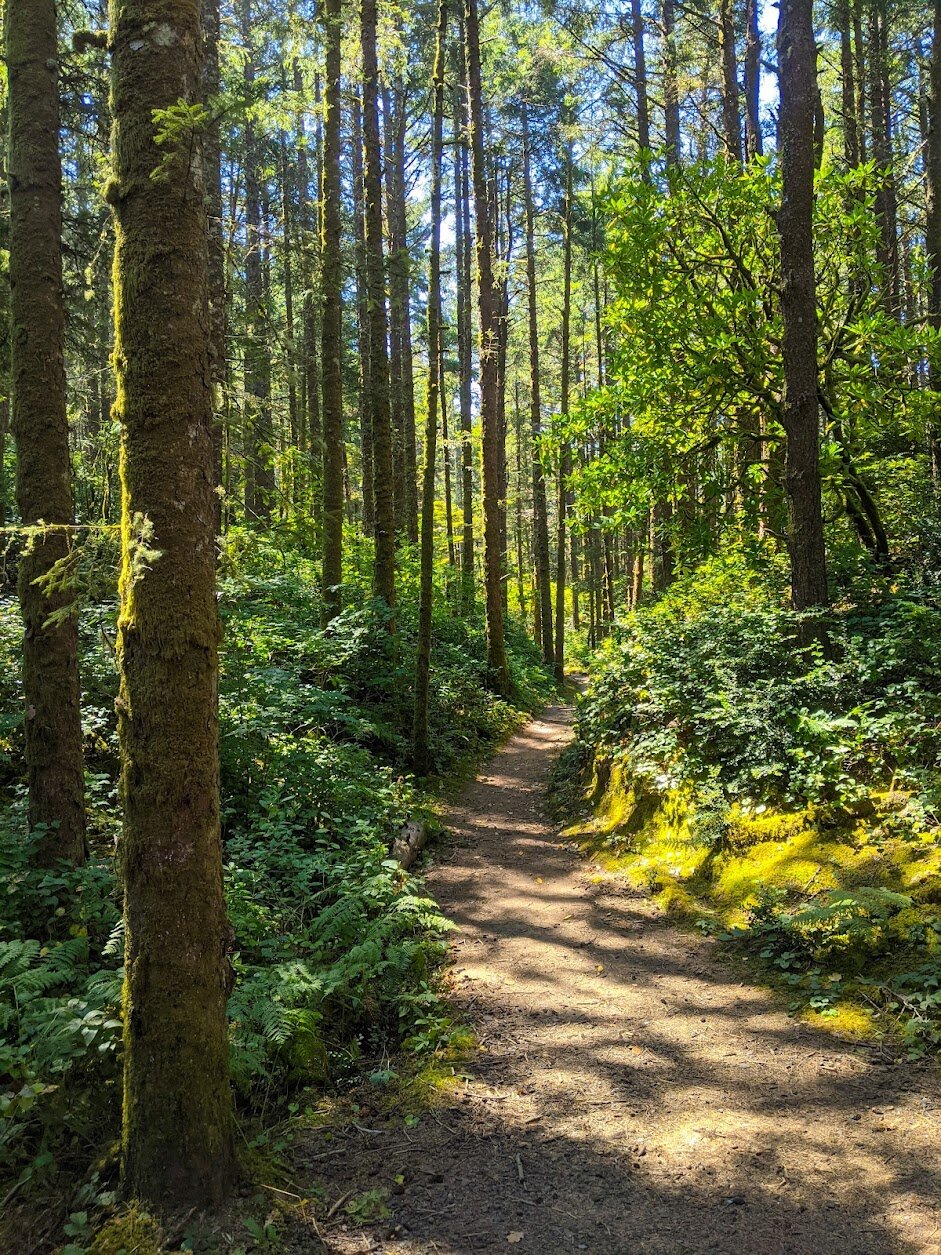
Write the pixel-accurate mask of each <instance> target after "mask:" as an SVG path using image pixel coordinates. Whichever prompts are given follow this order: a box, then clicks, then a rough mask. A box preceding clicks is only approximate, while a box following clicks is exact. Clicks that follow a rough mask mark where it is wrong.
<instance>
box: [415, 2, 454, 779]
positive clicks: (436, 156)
mask: <svg viewBox="0 0 941 1255" xmlns="http://www.w3.org/2000/svg"><path fill="white" fill-rule="evenodd" d="M447 29H448V10H447V0H438V31H437V38H436V41H435V64H434V71H433V76H432V79H433V96H434V103H433V108H432V116H433V121H432V131H431V239H430V241H429V247H428V396H427V410H426V418H425V470H424V476H423V480H422V506H421V586H420V592H419V607H418V651H417V662H416V669H415V722H414V727H413V733H412V748H413V758H414V766H415V771H416V773H417V774H418V775H422V776H423V775H427V773H428V771H429V769H430V767H431V759H430V754H429V746H428V684H429V677H430V674H431V615H432V608H433V607H432V598H433V596H434V561H435V469H436V467H435V461H436V454H435V439H436V435H437V428H438V394H439V391H440V389H441V165H442V151H443V148H444V45H445V39H446V38H447Z"/></svg>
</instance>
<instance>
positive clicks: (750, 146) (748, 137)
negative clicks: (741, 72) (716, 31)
mask: <svg viewBox="0 0 941 1255" xmlns="http://www.w3.org/2000/svg"><path fill="white" fill-rule="evenodd" d="M758 6H759V0H745V146H746V151H747V153H748V157H749V160H751V159H752V158H754V157H760V156H761V154H762V152H763V151H764V146H763V144H762V140H761V113H760V105H761V30H760V28H759V26H758V18H759V16H760V15H759V8H758Z"/></svg>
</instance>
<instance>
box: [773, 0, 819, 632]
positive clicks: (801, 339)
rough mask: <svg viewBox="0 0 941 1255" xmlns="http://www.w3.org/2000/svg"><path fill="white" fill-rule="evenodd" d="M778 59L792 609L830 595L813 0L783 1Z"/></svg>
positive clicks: (810, 606) (784, 416) (816, 603)
mask: <svg viewBox="0 0 941 1255" xmlns="http://www.w3.org/2000/svg"><path fill="white" fill-rule="evenodd" d="M778 57H779V64H780V66H781V70H782V73H781V110H780V137H781V171H782V181H783V192H782V201H781V208H780V211H779V213H778V230H779V233H780V237H781V273H782V291H781V315H782V321H783V324H784V337H783V358H784V403H783V412H782V422H783V426H784V430H785V433H786V436H787V470H786V481H787V491H788V499H789V504H790V524H789V534H788V548H789V551H790V560H791V600H792V604H793V606H794V609H795V610H810V609H813V608H814V607H819V606H825V605H826V604H827V602H828V593H827V564H826V549H825V545H824V534H823V511H822V508H821V489H820V422H819V414H818V401H817V301H816V285H815V276H814V248H813V199H814V142H813V132H814V116H813V114H814V95H815V87H816V79H817V50H816V45H815V42H814V29H813V11H812V0H782V4H781V10H780V17H779V22H778Z"/></svg>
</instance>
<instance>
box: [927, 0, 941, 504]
mask: <svg viewBox="0 0 941 1255" xmlns="http://www.w3.org/2000/svg"><path fill="white" fill-rule="evenodd" d="M929 74H930V78H929V89H928V90H929V98H928V142H927V144H926V146H925V176H926V182H927V200H928V211H927V220H926V225H925V251H926V253H927V256H928V266H929V268H930V271H931V286H930V288H929V292H928V320H929V322H930V324H931V326H932V327H933V328H934V329H935V330H936V331H938V330H941V0H934V32H933V36H932V41H931V62H930V71H929ZM929 379H930V383H931V387H932V388H933V389H934V390H935V391H941V353H939V351H938V349H937V348H936V349H935V351H934V354H933V357H932V359H931V362H930V376H929ZM939 428H941V424H938V423H937V422H932V423H931V424H930V428H929V432H928V444H929V449H930V453H931V471H932V481H933V483H934V486H935V491H939V489H941V430H939Z"/></svg>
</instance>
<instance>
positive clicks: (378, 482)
mask: <svg viewBox="0 0 941 1255" xmlns="http://www.w3.org/2000/svg"><path fill="white" fill-rule="evenodd" d="M376 18H377V14H376V0H361V4H360V35H361V46H362V57H363V159H364V171H363V192H364V205H365V210H364V217H365V224H366V291H367V299H368V303H369V359H370V360H369V378H370V389H369V397H368V401H369V413H370V418H371V422H370V426H371V428H372V453H373V503H374V510H375V516H374V531H375V539H376V560H375V568H374V575H373V583H374V586H375V591H376V595H377V596H378V597H381V598H382V599H383V601H385V603H386V604H387V605H388V606H389V607H390V608H392V607H393V606H394V605H395V504H394V501H393V496H392V462H393V457H392V417H391V414H390V410H389V353H388V341H387V335H388V323H387V319H386V292H385V267H384V263H383V249H382V164H381V150H380V145H379V66H378V62H377V58H376Z"/></svg>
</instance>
